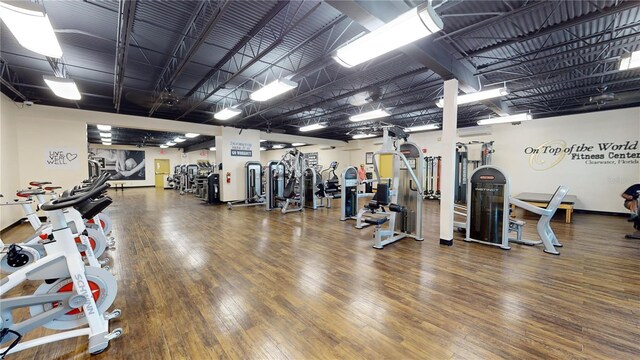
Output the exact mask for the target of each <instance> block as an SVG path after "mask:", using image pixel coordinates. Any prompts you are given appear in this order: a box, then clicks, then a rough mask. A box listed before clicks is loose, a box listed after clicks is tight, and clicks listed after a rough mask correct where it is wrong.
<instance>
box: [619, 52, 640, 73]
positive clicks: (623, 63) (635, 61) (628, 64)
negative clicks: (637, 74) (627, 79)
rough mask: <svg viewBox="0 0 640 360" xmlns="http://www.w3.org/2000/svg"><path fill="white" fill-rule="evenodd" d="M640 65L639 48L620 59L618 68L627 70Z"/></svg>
mask: <svg viewBox="0 0 640 360" xmlns="http://www.w3.org/2000/svg"><path fill="white" fill-rule="evenodd" d="M638 67H640V50H638V51H634V52H632V53H631V54H629V55H628V56H623V57H622V59H620V66H619V67H618V70H629V69H634V68H638Z"/></svg>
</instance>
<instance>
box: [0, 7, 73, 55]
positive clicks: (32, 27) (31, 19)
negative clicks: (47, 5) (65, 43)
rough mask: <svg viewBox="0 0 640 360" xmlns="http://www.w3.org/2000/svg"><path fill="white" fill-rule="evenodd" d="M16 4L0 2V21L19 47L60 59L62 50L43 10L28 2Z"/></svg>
mask: <svg viewBox="0 0 640 360" xmlns="http://www.w3.org/2000/svg"><path fill="white" fill-rule="evenodd" d="M16 3H18V2H17V1H13V2H12V3H10V4H9V3H8V2H4V1H2V2H0V19H2V21H3V22H4V23H5V25H7V27H8V28H9V31H11V33H12V34H13V36H15V38H16V40H18V42H19V43H20V45H22V46H24V47H25V48H27V49H29V50H31V51H34V52H37V53H38V54H41V55H44V56H48V57H52V58H56V59H57V58H60V57H62V49H61V48H60V44H59V43H58V39H57V38H56V34H55V33H54V32H53V26H51V22H50V21H49V17H48V16H47V14H45V13H44V8H43V7H42V6H40V5H38V4H36V3H33V2H29V1H21V2H20V6H17V5H16Z"/></svg>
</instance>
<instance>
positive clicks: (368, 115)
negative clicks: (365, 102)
mask: <svg viewBox="0 0 640 360" xmlns="http://www.w3.org/2000/svg"><path fill="white" fill-rule="evenodd" d="M389 115H391V113H390V112H388V111H387V110H385V109H377V110H373V111H368V112H365V113H360V114H357V115H351V116H349V120H351V121H365V120H372V119H378V118H382V117H387V116H389Z"/></svg>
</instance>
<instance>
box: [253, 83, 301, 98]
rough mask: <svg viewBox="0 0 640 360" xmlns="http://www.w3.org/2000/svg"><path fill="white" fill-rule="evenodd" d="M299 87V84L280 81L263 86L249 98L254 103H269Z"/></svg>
mask: <svg viewBox="0 0 640 360" xmlns="http://www.w3.org/2000/svg"><path fill="white" fill-rule="evenodd" d="M297 87H298V83H296V82H293V81H291V80H287V79H279V80H275V81H272V82H271V83H269V84H267V85H265V86H263V87H262V88H261V89H259V90H257V91H255V92H253V93H251V95H249V98H251V100H253V101H267V100H269V99H271V98H274V97H276V96H278V95H281V94H284V93H286V92H287V91H291V90H293V89H295V88H297Z"/></svg>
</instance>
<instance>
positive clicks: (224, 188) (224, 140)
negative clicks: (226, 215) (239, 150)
mask: <svg viewBox="0 0 640 360" xmlns="http://www.w3.org/2000/svg"><path fill="white" fill-rule="evenodd" d="M239 143H242V144H245V145H246V147H247V149H246V150H250V151H251V156H232V155H231V152H232V150H234V149H235V148H236V147H238V145H239ZM215 155H216V163H217V164H220V163H222V167H223V168H222V171H220V183H221V187H220V195H221V196H220V197H221V200H222V201H224V202H227V201H234V200H243V199H244V198H245V168H244V166H245V164H246V163H247V161H260V132H259V131H258V130H242V131H241V130H239V129H236V128H232V127H223V128H222V131H221V136H216V151H215ZM227 172H229V173H230V174H231V182H230V183H227V182H226V174H227Z"/></svg>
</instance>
